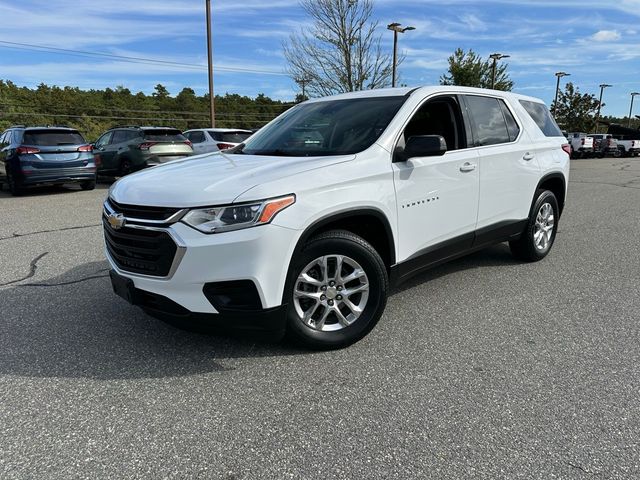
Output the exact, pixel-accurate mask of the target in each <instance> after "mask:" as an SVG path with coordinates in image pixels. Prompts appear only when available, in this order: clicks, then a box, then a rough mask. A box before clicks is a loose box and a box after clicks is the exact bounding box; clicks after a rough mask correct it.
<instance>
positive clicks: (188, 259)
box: [105, 223, 299, 324]
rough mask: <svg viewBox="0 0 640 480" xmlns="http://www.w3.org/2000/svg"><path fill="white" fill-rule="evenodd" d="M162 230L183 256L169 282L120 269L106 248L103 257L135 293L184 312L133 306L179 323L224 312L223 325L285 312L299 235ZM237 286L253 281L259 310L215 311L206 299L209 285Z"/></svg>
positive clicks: (180, 227)
mask: <svg viewBox="0 0 640 480" xmlns="http://www.w3.org/2000/svg"><path fill="white" fill-rule="evenodd" d="M163 230H164V231H166V232H167V233H168V234H169V235H170V236H171V237H172V238H173V240H174V241H175V243H176V244H177V246H178V251H179V252H180V258H177V260H176V262H175V264H174V265H173V266H172V268H171V271H170V273H169V275H168V276H166V277H162V278H161V277H153V276H149V275H142V274H135V273H131V272H127V271H124V270H122V269H120V268H118V265H117V264H116V262H114V260H113V259H112V258H111V257H110V255H109V252H108V251H107V250H106V249H105V254H106V256H107V259H108V261H109V263H110V264H111V268H112V269H113V270H114V272H116V273H117V274H118V275H120V276H122V277H125V278H128V279H130V280H131V281H132V282H133V288H135V290H136V291H140V292H143V293H146V294H150V295H154V296H157V297H163V298H165V299H167V300H169V301H170V302H172V303H173V304H175V305H177V306H178V307H180V308H179V309H178V310H175V309H171V308H169V309H167V308H160V309H157V308H156V309H155V310H154V309H152V308H150V307H149V305H148V304H146V303H144V302H142V303H140V302H139V301H136V302H132V303H134V304H138V305H140V306H141V307H143V308H144V309H145V310H149V311H150V312H151V313H152V314H154V315H155V316H159V315H161V314H162V315H168V316H172V317H175V316H176V315H177V318H180V317H181V316H182V317H184V316H185V315H186V316H189V315H192V314H193V315H196V316H200V314H206V315H216V314H221V313H224V317H225V320H226V319H227V318H229V319H230V321H231V322H232V323H233V322H236V323H238V324H241V323H242V322H243V320H241V317H246V318H249V319H251V318H254V319H255V322H258V323H259V322H260V321H261V319H264V317H265V315H266V317H267V319H270V315H271V314H274V315H275V313H274V312H276V311H277V310H278V309H279V307H282V295H283V291H284V285H285V282H286V276H287V271H288V269H289V261H290V258H291V256H292V254H293V250H294V248H295V244H296V242H297V240H298V238H299V232H298V231H297V230H292V229H288V228H284V227H280V226H276V225H273V224H270V225H262V226H258V227H253V228H248V229H244V230H237V231H232V232H225V233H220V234H213V235H206V234H203V233H200V232H198V231H197V230H194V229H193V228H191V227H189V226H187V225H184V224H182V223H175V224H173V225H170V226H168V227H163ZM234 281H236V282H237V281H251V282H253V284H254V285H255V289H256V290H257V295H258V296H259V299H260V300H259V303H260V307H261V308H259V309H254V310H252V311H242V312H228V311H224V312H221V311H219V310H218V309H216V307H215V306H214V302H212V301H210V300H209V299H208V298H207V296H206V295H205V292H204V289H205V286H206V285H209V284H212V283H220V282H234ZM140 295H142V293H141V294H140ZM140 298H144V296H142V297H140ZM161 304H163V305H167V304H166V303H164V302H161ZM214 323H215V322H214Z"/></svg>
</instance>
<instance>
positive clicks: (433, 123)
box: [400, 98, 466, 150]
mask: <svg viewBox="0 0 640 480" xmlns="http://www.w3.org/2000/svg"><path fill="white" fill-rule="evenodd" d="M459 119H460V113H459V107H458V104H457V103H456V102H455V101H454V100H453V99H451V98H439V99H434V100H429V101H428V102H427V103H425V104H424V105H422V106H421V107H420V109H419V110H418V111H417V112H416V113H415V115H414V116H413V117H412V118H411V121H410V122H409V123H408V124H407V126H406V127H405V129H404V134H403V140H404V142H405V144H406V141H407V140H409V138H410V137H413V136H416V135H440V136H441V137H443V138H444V139H445V140H446V142H447V150H456V149H458V148H465V147H466V144H465V143H464V142H463V141H462V138H463V135H462V132H461V127H462V122H461V121H460V120H459ZM400 146H403V145H400Z"/></svg>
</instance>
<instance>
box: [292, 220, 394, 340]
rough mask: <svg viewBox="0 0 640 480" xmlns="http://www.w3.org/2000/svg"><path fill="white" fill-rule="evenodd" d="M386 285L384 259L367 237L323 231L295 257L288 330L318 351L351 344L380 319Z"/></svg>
mask: <svg viewBox="0 0 640 480" xmlns="http://www.w3.org/2000/svg"><path fill="white" fill-rule="evenodd" d="M388 288H389V279H388V276H387V270H386V268H385V265H384V262H383V261H382V259H381V258H380V255H379V254H378V252H377V251H376V250H375V249H374V248H373V247H372V246H371V245H370V244H369V243H368V242H367V241H365V240H364V239H363V238H361V237H359V236H357V235H354V234H353V233H351V232H348V231H344V230H333V231H329V232H326V233H322V234H320V235H318V236H316V237H314V238H312V239H311V240H309V241H308V242H307V244H306V245H305V247H304V248H303V250H302V251H301V252H300V254H299V255H298V256H297V258H294V259H293V262H292V266H291V268H290V271H289V280H288V282H287V288H286V295H285V297H286V299H287V303H288V304H289V308H288V312H287V334H288V336H289V337H290V338H291V339H293V340H294V341H295V342H297V343H301V344H303V345H304V346H306V347H309V348H314V349H335V348H342V347H346V346H348V345H351V344H353V343H355V342H357V341H358V340H360V339H361V338H362V337H364V336H365V335H366V334H367V333H369V332H370V331H371V329H373V327H374V326H375V325H376V323H377V322H378V320H379V319H380V316H381V315H382V312H383V311H384V307H385V306H386V303H387V291H388Z"/></svg>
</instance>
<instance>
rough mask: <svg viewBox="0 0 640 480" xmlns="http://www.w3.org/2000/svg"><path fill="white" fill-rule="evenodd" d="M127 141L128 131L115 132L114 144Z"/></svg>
mask: <svg viewBox="0 0 640 480" xmlns="http://www.w3.org/2000/svg"><path fill="white" fill-rule="evenodd" d="M126 140H127V131H126V130H116V131H115V132H113V137H111V143H112V144H114V145H115V144H118V143H122V142H125V141H126Z"/></svg>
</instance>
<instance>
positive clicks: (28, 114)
mask: <svg viewBox="0 0 640 480" xmlns="http://www.w3.org/2000/svg"><path fill="white" fill-rule="evenodd" d="M7 116H8V117H11V116H16V117H18V116H20V117H52V118H78V119H80V120H83V119H88V118H96V119H104V120H161V121H163V122H172V121H173V122H179V121H191V122H201V121H203V119H202V118H166V117H116V116H108V115H68V114H60V113H43V112H12V113H9V114H7ZM225 121H227V122H234V121H235V122H237V123H240V122H243V121H247V120H234V119H233V118H231V119H228V120H225ZM256 121H258V122H262V123H267V122H269V120H263V119H256Z"/></svg>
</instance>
